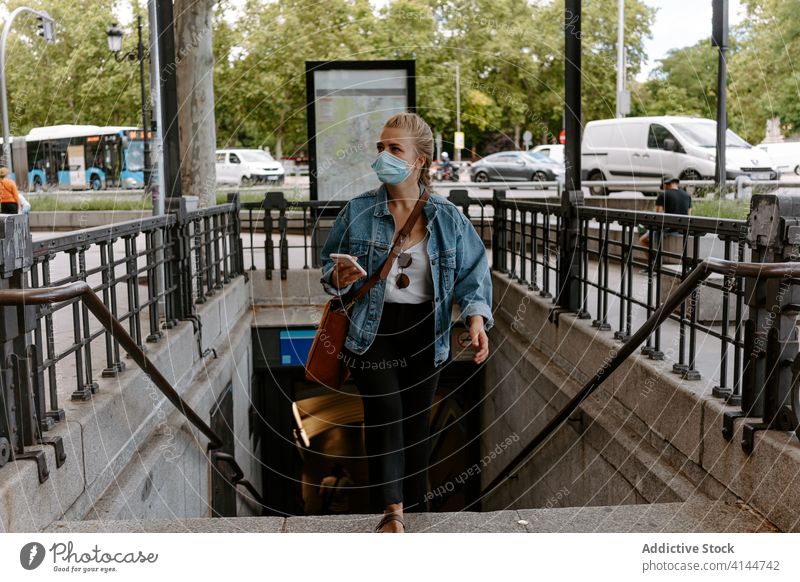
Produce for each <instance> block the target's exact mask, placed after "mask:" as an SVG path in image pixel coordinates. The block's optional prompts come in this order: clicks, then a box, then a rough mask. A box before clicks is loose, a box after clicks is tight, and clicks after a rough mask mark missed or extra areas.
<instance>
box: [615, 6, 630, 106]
mask: <svg viewBox="0 0 800 582" xmlns="http://www.w3.org/2000/svg"><path fill="white" fill-rule="evenodd" d="M617 17H618V24H617V117H625V115H627V114H628V113H630V101H629V98H628V96H627V93H626V92H625V0H617Z"/></svg>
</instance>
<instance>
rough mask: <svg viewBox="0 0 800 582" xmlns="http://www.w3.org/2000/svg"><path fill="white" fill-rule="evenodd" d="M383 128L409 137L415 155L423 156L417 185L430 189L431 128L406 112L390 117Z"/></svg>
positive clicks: (417, 116) (416, 116)
mask: <svg viewBox="0 0 800 582" xmlns="http://www.w3.org/2000/svg"><path fill="white" fill-rule="evenodd" d="M383 127H392V128H397V129H402V130H404V131H405V132H406V133H407V134H409V135H410V136H411V140H412V143H413V145H414V149H415V150H416V153H417V155H418V156H419V155H423V156H425V161H424V162H423V163H422V170H421V171H420V174H419V183H420V184H423V185H424V186H426V187H428V188H430V186H431V175H430V168H431V163H432V162H433V132H432V131H431V127H430V126H429V125H428V124H427V123H426V122H425V120H424V119H422V117H420V116H419V115H417V114H416V113H410V112H407V111H404V112H403V113H396V114H394V115H392V116H391V117H390V118H389V119H388V120H386V123H384V124H383Z"/></svg>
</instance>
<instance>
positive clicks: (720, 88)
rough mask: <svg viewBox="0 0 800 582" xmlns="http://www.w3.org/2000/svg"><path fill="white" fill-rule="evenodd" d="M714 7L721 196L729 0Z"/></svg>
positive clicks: (716, 1)
mask: <svg viewBox="0 0 800 582" xmlns="http://www.w3.org/2000/svg"><path fill="white" fill-rule="evenodd" d="M711 6H712V8H713V16H712V26H711V46H715V47H717V48H718V49H719V57H718V66H717V167H716V175H715V178H716V181H717V190H718V192H719V193H720V196H721V195H722V194H723V193H724V192H725V186H726V179H727V175H726V174H727V164H726V163H725V154H726V153H727V149H726V148H727V144H726V142H725V138H726V135H725V134H726V133H727V131H728V114H727V111H728V106H727V72H728V71H727V63H726V60H725V52H726V51H727V50H728V0H712V3H711Z"/></svg>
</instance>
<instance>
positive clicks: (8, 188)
mask: <svg viewBox="0 0 800 582" xmlns="http://www.w3.org/2000/svg"><path fill="white" fill-rule="evenodd" d="M8 173H9V170H8V168H4V167H0V213H2V214H18V213H19V210H20V207H21V206H22V203H21V202H20V199H19V191H18V190H17V185H16V184H15V183H14V180H12V179H11V178H9V177H8Z"/></svg>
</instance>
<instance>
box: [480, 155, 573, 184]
mask: <svg viewBox="0 0 800 582" xmlns="http://www.w3.org/2000/svg"><path fill="white" fill-rule="evenodd" d="M469 175H470V179H471V180H472V181H473V182H557V181H559V182H560V181H563V179H564V164H562V163H559V162H557V161H555V160H553V159H551V158H549V157H547V156H545V155H542V154H539V153H536V152H529V151H528V152H522V151H510V152H498V153H496V154H491V155H488V156H486V157H485V158H483V159H481V160H479V161H477V162H475V163H474V164H472V166H471V167H470V169H469Z"/></svg>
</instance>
